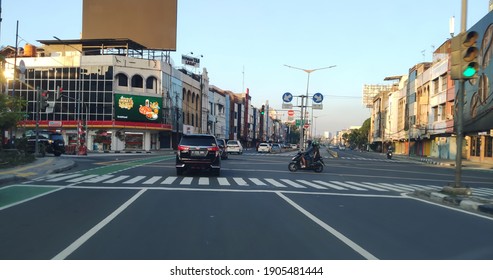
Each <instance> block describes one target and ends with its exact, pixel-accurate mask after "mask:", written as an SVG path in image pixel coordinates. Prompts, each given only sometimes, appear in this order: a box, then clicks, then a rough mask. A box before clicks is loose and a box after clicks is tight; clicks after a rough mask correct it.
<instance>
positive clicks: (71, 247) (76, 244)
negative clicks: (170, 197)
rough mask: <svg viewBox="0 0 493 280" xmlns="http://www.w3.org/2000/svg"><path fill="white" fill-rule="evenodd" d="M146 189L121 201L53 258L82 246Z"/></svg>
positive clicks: (60, 257)
mask: <svg viewBox="0 0 493 280" xmlns="http://www.w3.org/2000/svg"><path fill="white" fill-rule="evenodd" d="M146 190H147V189H142V190H140V191H139V192H138V193H136V194H135V195H134V196H132V197H131V198H130V199H129V200H127V202H125V203H123V204H122V205H121V206H120V207H118V209H116V210H115V211H114V212H113V213H111V214H110V215H109V216H108V217H106V218H104V219H103V220H102V221H101V222H99V223H98V224H97V225H95V226H94V227H93V228H92V229H90V230H89V231H88V232H86V233H85V234H84V235H82V236H81V237H79V238H78V239H77V240H75V241H74V242H73V243H72V244H70V245H69V246H68V247H67V248H65V249H64V250H63V251H61V252H60V253H58V255H56V256H54V257H53V260H64V259H66V258H67V257H68V256H70V254H72V253H73V252H74V251H75V250H77V249H78V248H79V247H80V246H82V245H83V244H84V243H85V242H86V241H87V240H89V239H90V238H91V237H92V236H94V235H95V234H96V233H97V232H98V231H99V230H101V229H102V228H103V227H105V226H106V225H107V224H108V223H110V222H111V221H112V220H113V219H114V218H116V216H118V215H119V214H120V213H122V212H123V211H124V210H125V209H127V207H128V206H130V204H132V203H133V202H134V201H135V200H137V198H139V197H140V196H141V195H142V194H143V193H144V192H145V191H146Z"/></svg>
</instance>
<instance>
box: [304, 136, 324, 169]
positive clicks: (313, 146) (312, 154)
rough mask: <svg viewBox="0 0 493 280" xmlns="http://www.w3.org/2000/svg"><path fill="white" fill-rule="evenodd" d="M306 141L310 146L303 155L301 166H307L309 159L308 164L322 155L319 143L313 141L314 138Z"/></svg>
mask: <svg viewBox="0 0 493 280" xmlns="http://www.w3.org/2000/svg"><path fill="white" fill-rule="evenodd" d="M306 143H307V144H308V147H307V149H306V151H305V152H304V153H303V156H302V157H301V168H305V167H306V163H307V161H308V164H311V163H312V162H313V161H314V160H315V159H316V158H317V157H319V156H320V150H319V148H318V144H317V143H315V142H312V140H308V141H306Z"/></svg>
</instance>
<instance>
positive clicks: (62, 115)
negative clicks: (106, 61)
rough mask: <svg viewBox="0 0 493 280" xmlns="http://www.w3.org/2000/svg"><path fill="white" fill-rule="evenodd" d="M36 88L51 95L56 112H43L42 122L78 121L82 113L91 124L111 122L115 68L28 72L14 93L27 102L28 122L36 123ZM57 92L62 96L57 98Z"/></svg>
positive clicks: (51, 103) (69, 68)
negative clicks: (92, 122)
mask: <svg viewBox="0 0 493 280" xmlns="http://www.w3.org/2000/svg"><path fill="white" fill-rule="evenodd" d="M10 87H12V85H10ZM37 89H39V90H40V91H41V92H42V93H47V94H48V102H49V103H50V106H53V112H50V113H48V112H41V113H40V120H50V121H76V120H78V119H79V118H78V114H77V113H79V112H80V113H81V114H82V115H83V117H82V119H85V117H86V116H87V118H88V120H89V121H111V120H112V116H113V98H112V92H113V67H112V66H94V67H83V68H78V67H65V68H48V69H41V68H38V69H28V70H27V71H26V78H25V82H24V83H23V84H20V83H16V90H15V92H16V95H17V94H18V95H20V96H21V98H23V99H25V100H27V107H26V119H25V120H28V121H35V120H36V115H35V112H36V101H37V94H36V90H37ZM58 89H60V92H61V95H60V97H59V98H58V99H57V90H58Z"/></svg>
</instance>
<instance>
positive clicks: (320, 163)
mask: <svg viewBox="0 0 493 280" xmlns="http://www.w3.org/2000/svg"><path fill="white" fill-rule="evenodd" d="M303 155H304V153H302V152H299V153H298V154H297V155H296V156H294V157H293V158H292V159H291V162H290V163H289V165H288V169H289V171H291V172H295V171H298V169H300V170H313V171H315V172H317V173H320V172H322V171H323V170H324V166H325V163H324V160H323V159H322V157H320V156H319V157H317V158H315V159H313V161H312V162H311V163H310V164H309V165H307V166H305V167H301V157H302V156H303Z"/></svg>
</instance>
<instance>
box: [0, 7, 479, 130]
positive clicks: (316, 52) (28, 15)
mask: <svg viewBox="0 0 493 280" xmlns="http://www.w3.org/2000/svg"><path fill="white" fill-rule="evenodd" d="M136 4H138V1H136ZM488 4H489V1H488V0H469V1H468V18H467V26H468V27H470V26H472V25H474V24H475V23H476V22H477V21H479V20H480V19H481V18H482V17H483V16H485V15H486V14H487V13H488ZM460 15H461V0H432V1H429V0H415V1H398V0H397V1H396V0H376V1H367V0H365V1H327V0H305V1H292V0H283V1H281V0H271V1H265V0H248V1H240V0H207V1H197V0H178V30H177V33H178V34H177V51H176V52H175V53H172V58H173V60H174V62H175V66H177V67H179V66H180V64H181V55H182V54H188V53H190V52H193V53H194V55H196V56H199V55H203V58H202V59H201V67H205V68H207V71H208V72H209V76H210V83H211V84H213V85H216V86H218V87H220V88H222V89H228V90H232V91H234V92H242V91H243V90H244V88H247V87H248V88H250V93H251V95H252V102H253V104H254V105H255V106H257V107H259V106H260V105H261V104H262V103H265V102H266V101H267V100H268V102H269V104H270V105H271V106H272V107H274V108H278V109H281V103H282V100H281V97H282V95H283V93H285V92H291V93H293V94H294V95H301V94H305V93H306V84H307V74H306V73H305V72H302V71H300V70H296V69H291V68H288V67H285V66H283V65H284V64H287V65H291V66H295V67H299V68H304V69H315V68H322V67H326V66H331V65H337V67H335V68H331V69H326V70H320V71H316V72H313V73H312V74H311V75H310V87H309V93H310V94H313V93H316V92H320V93H322V94H323V95H324V101H323V106H324V109H323V110H321V111H319V110H316V111H315V112H314V115H315V116H319V117H318V118H317V123H316V128H317V132H318V133H320V132H321V131H331V132H335V131H337V130H341V129H344V128H347V127H349V126H351V125H361V124H362V122H363V121H364V120H365V119H367V118H368V117H369V116H370V111H369V109H367V108H365V107H364V106H363V104H362V98H361V97H362V88H363V85H364V84H384V83H386V82H384V81H383V79H384V78H385V77H387V76H394V75H402V74H407V73H408V70H409V68H411V67H412V66H413V65H415V64H417V63H420V62H422V61H431V58H432V52H433V48H437V47H439V46H440V45H441V44H443V43H444V42H445V41H446V40H447V38H449V37H450V34H449V19H450V17H452V16H455V31H456V33H458V32H459V30H460ZM1 16H2V19H3V21H2V23H1V33H0V40H1V41H0V45H2V46H5V45H12V46H13V45H15V29H16V22H17V20H18V21H19V36H20V45H21V46H23V45H24V44H25V43H26V42H29V43H31V44H35V45H39V43H38V42H37V41H36V40H42V39H52V38H53V36H57V37H59V38H61V39H77V38H80V33H81V31H82V0H69V1H67V0H47V1H34V0H24V1H19V0H3V1H2V14H1Z"/></svg>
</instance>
